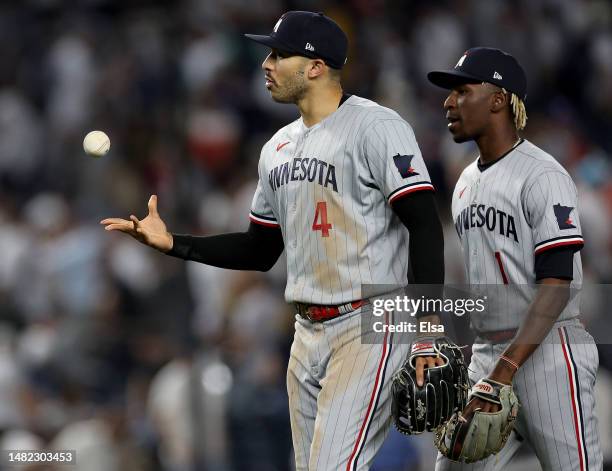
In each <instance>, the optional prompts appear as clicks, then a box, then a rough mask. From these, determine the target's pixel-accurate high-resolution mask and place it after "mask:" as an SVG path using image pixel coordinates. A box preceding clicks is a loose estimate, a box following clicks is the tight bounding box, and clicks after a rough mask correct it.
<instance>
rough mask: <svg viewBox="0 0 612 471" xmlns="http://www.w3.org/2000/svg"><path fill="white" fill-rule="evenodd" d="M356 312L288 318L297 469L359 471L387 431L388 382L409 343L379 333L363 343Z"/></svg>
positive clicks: (372, 458)
mask: <svg viewBox="0 0 612 471" xmlns="http://www.w3.org/2000/svg"><path fill="white" fill-rule="evenodd" d="M360 312H361V310H360V309H358V310H356V311H355V312H352V313H349V314H346V315H344V316H341V317H338V318H336V319H332V320H330V321H326V322H324V323H311V322H310V321H307V320H305V319H303V318H301V317H299V316H296V322H295V336H294V340H293V345H292V346H291V356H290V359H289V366H288V369H287V391H288V393H289V408H290V414H291V431H292V435H293V448H294V452H295V461H296V469H297V470H298V471H305V470H310V471H314V470H317V471H326V470H329V471H332V470H333V471H340V470H342V471H344V470H347V471H353V470H360V471H363V470H367V469H369V467H370V465H371V463H372V461H373V460H374V456H375V455H376V453H377V452H378V450H379V449H380V447H381V446H382V444H383V441H384V439H385V437H386V436H387V433H388V431H389V426H390V425H391V395H390V392H391V378H392V376H393V373H394V372H395V371H396V370H397V369H398V368H399V367H400V366H401V365H402V363H403V361H404V360H405V359H406V357H407V354H408V349H409V345H408V343H407V341H405V339H402V343H399V342H397V340H398V339H397V336H396V337H395V339H392V338H390V337H389V335H384V334H382V333H381V334H377V339H376V340H377V341H376V342H375V343H373V344H365V343H363V342H362V336H361V323H360ZM394 335H397V334H394ZM391 342H393V344H392V343H391Z"/></svg>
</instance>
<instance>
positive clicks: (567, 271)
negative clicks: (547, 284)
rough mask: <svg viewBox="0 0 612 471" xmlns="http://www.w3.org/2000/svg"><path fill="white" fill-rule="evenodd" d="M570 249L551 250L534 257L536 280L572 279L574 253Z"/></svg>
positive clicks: (573, 250) (572, 249)
mask: <svg viewBox="0 0 612 471" xmlns="http://www.w3.org/2000/svg"><path fill="white" fill-rule="evenodd" d="M575 251H576V250H575V249H574V248H571V247H567V248H558V249H551V250H547V251H545V252H541V253H539V254H538V255H536V256H535V274H536V280H542V279H544V278H558V279H560V280H573V279H574V252H575Z"/></svg>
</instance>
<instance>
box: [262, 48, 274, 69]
mask: <svg viewBox="0 0 612 471" xmlns="http://www.w3.org/2000/svg"><path fill="white" fill-rule="evenodd" d="M272 62H273V61H272V52H270V54H268V56H267V57H266V58H265V59H264V61H263V62H262V63H261V68H262V69H263V70H265V71H266V72H268V71H270V70H272Z"/></svg>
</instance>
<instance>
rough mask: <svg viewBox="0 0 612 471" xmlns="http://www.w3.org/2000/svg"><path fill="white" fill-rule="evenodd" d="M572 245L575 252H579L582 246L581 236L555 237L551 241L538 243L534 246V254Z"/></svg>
mask: <svg viewBox="0 0 612 471" xmlns="http://www.w3.org/2000/svg"><path fill="white" fill-rule="evenodd" d="M572 245H573V246H575V247H576V249H577V250H580V249H581V248H582V247H583V246H584V239H583V238H582V235H572V236H562V237H555V238H553V239H549V240H545V241H543V242H540V243H539V244H536V246H535V254H536V255H538V254H540V253H542V252H544V251H546V250H550V249H554V248H557V247H568V246H572Z"/></svg>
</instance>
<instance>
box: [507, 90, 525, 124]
mask: <svg viewBox="0 0 612 471" xmlns="http://www.w3.org/2000/svg"><path fill="white" fill-rule="evenodd" d="M502 90H503V91H504V93H508V91H507V90H506V89H505V88H502ZM510 95H511V97H510V106H511V108H512V116H513V117H514V126H516V129H517V131H522V130H523V129H525V126H526V125H527V110H526V109H525V103H524V102H523V100H521V99H520V98H519V97H518V96H517V95H516V94H515V93H511V94H510Z"/></svg>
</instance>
